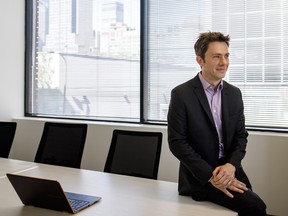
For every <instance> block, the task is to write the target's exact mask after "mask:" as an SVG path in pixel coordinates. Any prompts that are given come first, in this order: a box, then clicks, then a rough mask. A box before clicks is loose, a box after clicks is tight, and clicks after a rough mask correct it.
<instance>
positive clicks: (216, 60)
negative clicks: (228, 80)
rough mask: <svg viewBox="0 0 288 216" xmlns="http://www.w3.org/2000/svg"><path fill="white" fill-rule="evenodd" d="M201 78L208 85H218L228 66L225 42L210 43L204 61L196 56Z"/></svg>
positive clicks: (227, 48)
mask: <svg viewBox="0 0 288 216" xmlns="http://www.w3.org/2000/svg"><path fill="white" fill-rule="evenodd" d="M197 62H198V64H199V65H200V66H201V70H202V75H203V77H204V78H205V79H206V80H207V81H208V82H209V83H210V84H215V83H217V84H218V83H219V82H220V80H221V79H222V78H224V77H225V74H226V72H227V70H228V66H229V47H228V46H227V44H226V43H225V42H212V43H210V44H209V46H208V50H207V52H206V53H205V60H204V59H202V58H201V57H200V56H197Z"/></svg>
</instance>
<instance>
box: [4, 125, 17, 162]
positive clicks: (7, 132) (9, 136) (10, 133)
mask: <svg viewBox="0 0 288 216" xmlns="http://www.w3.org/2000/svg"><path fill="white" fill-rule="evenodd" d="M16 127H17V123H16V122H0V157H3V158H8V157H9V153H10V149H11V146H12V143H13V140H14V136H15V132H16Z"/></svg>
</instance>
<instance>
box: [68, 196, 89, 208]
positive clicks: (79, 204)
mask: <svg viewBox="0 0 288 216" xmlns="http://www.w3.org/2000/svg"><path fill="white" fill-rule="evenodd" d="M69 202H70V204H71V206H72V208H73V209H75V210H79V209H81V208H82V207H83V206H86V205H87V204H88V203H89V202H88V201H84V200H75V199H69Z"/></svg>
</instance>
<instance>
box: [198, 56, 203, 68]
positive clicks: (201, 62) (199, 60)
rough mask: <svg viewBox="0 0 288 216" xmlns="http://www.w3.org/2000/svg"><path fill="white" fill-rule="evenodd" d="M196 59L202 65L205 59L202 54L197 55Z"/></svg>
mask: <svg viewBox="0 0 288 216" xmlns="http://www.w3.org/2000/svg"><path fill="white" fill-rule="evenodd" d="M196 61H197V63H198V64H199V65H200V66H201V67H202V65H203V63H204V60H203V59H202V58H201V56H196Z"/></svg>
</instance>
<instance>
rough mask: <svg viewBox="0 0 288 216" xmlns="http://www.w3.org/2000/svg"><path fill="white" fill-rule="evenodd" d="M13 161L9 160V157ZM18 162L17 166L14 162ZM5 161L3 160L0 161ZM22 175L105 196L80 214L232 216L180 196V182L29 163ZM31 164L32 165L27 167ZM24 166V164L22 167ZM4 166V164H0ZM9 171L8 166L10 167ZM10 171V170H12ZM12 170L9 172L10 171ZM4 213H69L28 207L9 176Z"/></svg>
mask: <svg viewBox="0 0 288 216" xmlns="http://www.w3.org/2000/svg"><path fill="white" fill-rule="evenodd" d="M8 160H9V159H8ZM14 162H15V169H13V166H12V165H11V164H12V163H14ZM1 163H3V164H4V162H3V160H0V164H1ZM6 163H8V164H9V165H10V167H9V169H10V171H12V172H14V171H15V170H16V171H17V172H19V167H21V166H23V164H21V163H20V164H19V161H14V160H11V159H10V160H9V162H8V161H7V162H6ZM24 164H25V166H23V167H24V169H23V171H22V172H21V175H27V176H35V177H40V178H48V179H54V180H58V181H59V182H60V183H61V185H62V187H63V189H64V190H65V191H70V192H76V193H84V194H91V195H97V196H101V197H102V199H101V201H100V202H98V203H96V204H94V205H93V206H91V207H89V208H87V209H85V210H83V211H81V212H79V213H77V215H79V216H88V215H89V216H114V215H115V216H116V215H117V216H154V215H155V216H156V215H157V216H161V215H163V216H164V215H165V216H170V215H171V216H172V215H173V216H182V215H183V216H186V215H187V216H188V215H189V216H210V215H211V216H217V215H219V216H226V215H227V216H229V215H234V216H235V215H236V213H235V212H232V211H230V210H228V209H225V208H223V207H221V206H218V205H215V204H213V203H210V202H196V201H194V200H192V198H191V197H185V196H179V195H178V192H177V183H174V182H166V181H159V180H150V179H144V178H137V177H129V176H122V175H115V174H108V173H104V172H97V171H89V170H83V169H73V168H66V167H59V166H51V165H45V164H36V163H32V162H31V164H30V163H29V162H26V163H24ZM28 164H30V167H29V166H26V165H28ZM19 165H20V166H19ZM0 168H3V165H0ZM6 170H8V169H6ZM8 171H9V170H8ZM10 171H9V172H10ZM0 190H1V193H0V212H1V215H5V216H26V215H27V216H28V215H29V216H31V215H35V216H36V215H37V216H38V215H41V216H46V215H47V216H49V215H53V216H56V215H69V213H66V212H57V211H53V210H48V209H41V208H36V207H32V206H24V205H23V204H22V203H21V201H20V199H19V198H18V196H17V194H16V192H15V191H14V189H13V187H12V185H11V184H10V182H9V181H8V179H7V178H6V177H5V176H4V177H2V178H0Z"/></svg>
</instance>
